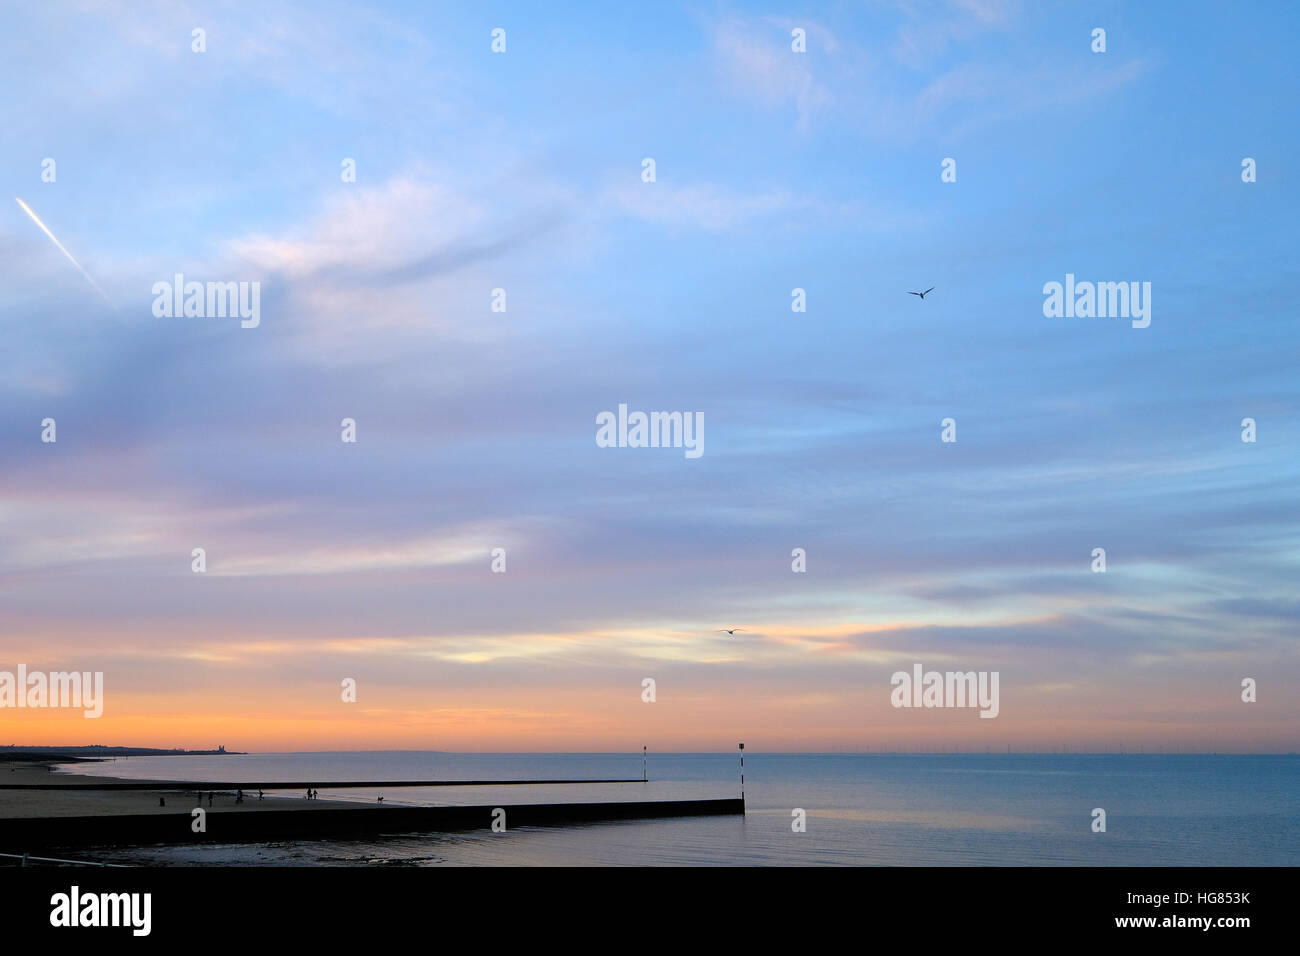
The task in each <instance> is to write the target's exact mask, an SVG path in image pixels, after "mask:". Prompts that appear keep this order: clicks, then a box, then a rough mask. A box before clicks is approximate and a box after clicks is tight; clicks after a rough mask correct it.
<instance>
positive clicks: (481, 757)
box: [70, 752, 1300, 866]
mask: <svg viewBox="0 0 1300 956" xmlns="http://www.w3.org/2000/svg"><path fill="white" fill-rule="evenodd" d="M70 769H71V768H70ZM75 769H76V771H77V772H93V773H97V774H105V775H109V776H131V777H140V778H150V777H152V778H160V777H166V778H168V779H173V780H175V779H190V780H199V779H213V778H221V779H225V780H231V781H242V780H257V779H267V778H278V779H297V780H302V779H317V780H321V781H322V786H321V796H322V797H325V798H329V799H354V800H361V801H365V802H374V800H375V798H376V797H377V796H380V795H382V796H384V798H385V799H384V802H385V803H386V804H387V803H390V802H391V803H406V804H421V805H440V804H441V805H445V804H489V805H493V806H502V805H505V806H508V805H509V804H511V803H534V802H537V803H541V802H578V801H588V800H602V801H603V800H671V799H686V798H705V797H725V796H734V795H736V793H737V790H738V773H737V771H738V767H737V761H736V757H735V755H734V754H663V755H658V756H652V757H651V761H650V776H651V780H650V782H649V783H641V782H639V781H638V782H636V783H621V784H597V785H563V786H545V787H542V786H534V787H529V786H517V787H516V786H512V787H467V788H455V789H442V788H438V789H418V788H417V789H411V790H395V789H390V790H388V791H385V790H383V789H382V788H376V789H373V790H366V791H348V790H337V791H331V790H329V787H328V784H327V783H325V782H324V781H328V780H346V779H353V780H356V779H390V780H395V779H485V778H486V779H527V778H530V777H531V778H543V777H545V778H556V777H561V778H574V777H586V778H591V777H608V776H619V777H637V778H639V777H640V775H641V755H640V754H635V755H622V754H520V755H511V754H439V753H426V752H419V753H411V752H391V753H337V754H250V755H248V756H229V757H133V758H131V759H130V760H125V761H123V760H119V761H117V762H115V763H104V764H98V765H93V766H90V767H87V766H86V765H78V766H77V767H76V768H75ZM1298 784H1300V759H1298V758H1296V757H1294V756H1225V755H1214V756H1209V755H1170V754H1165V755H1154V754H1148V755H1123V756H1119V755H1055V754H1042V755H976V754H955V755H953V754H944V755H890V754H865V755H780V754H750V753H748V752H747V753H746V759H745V786H746V798H747V807H748V811H749V812H748V813H747V815H746V816H745V817H744V818H743V819H742V818H739V817H699V818H691V819H674V820H648V821H632V822H618V823H603V824H594V825H590V826H578V827H562V828H532V829H517V830H509V831H507V832H506V833H504V834H493V833H491V832H489V831H487V830H484V831H475V832H471V833H455V834H418V835H410V836H404V837H393V838H385V839H382V840H373V841H364V842H338V841H321V842H306V843H292V844H289V843H287V844H271V845H261V844H259V845H249V846H243V845H241V846H209V847H182V848H137V849H130V850H119V851H105V852H102V853H100V854H98V855H97V858H99V859H109V860H119V861H122V862H137V863H155V864H167V863H184V864H203V865H214V864H216V865H219V864H231V863H239V864H242V865H249V864H275V865H289V866H293V865H309V866H316V865H325V866H341V865H344V866H352V865H371V866H374V865H415V866H433V865H512V866H545V865H565V866H581V865H654V864H686V865H709V864H729V865H747V864H760V865H772V864H779V865H826V864H831V865H835V864H847V865H873V864H882V865H894V866H898V865H942V866H961V865H1052V864H1075V865H1103V866H1111V865H1133V866H1145V865H1192V866H1197V865H1199V866H1206V865H1218V866H1227V865H1238V866H1263V865H1272V866H1280V865H1288V866H1294V865H1296V864H1298V863H1300V835H1297V828H1296V827H1295V826H1294V820H1295V818H1296V817H1297V815H1298V811H1300V786H1298ZM1093 807H1104V808H1105V809H1106V813H1107V832H1106V833H1104V834H1095V833H1092V832H1091V829H1090V824H1091V815H1090V814H1091V810H1092V808H1093ZM795 808H802V809H804V810H805V811H807V821H808V825H807V832H805V833H795V832H793V831H792V829H791V826H790V824H791V819H792V818H791V811H792V810H794V809H795Z"/></svg>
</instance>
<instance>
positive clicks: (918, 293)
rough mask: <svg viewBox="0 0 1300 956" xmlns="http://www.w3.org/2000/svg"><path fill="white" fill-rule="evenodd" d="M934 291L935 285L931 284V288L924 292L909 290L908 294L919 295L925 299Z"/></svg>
mask: <svg viewBox="0 0 1300 956" xmlns="http://www.w3.org/2000/svg"><path fill="white" fill-rule="evenodd" d="M933 291H934V286H930V288H928V289H926V290H925V291H924V292H909V293H907V294H908V295H919V296H920V297H921V298H922V299H924V298H925V297H926V296H927V295H929V294H930V293H931V292H933Z"/></svg>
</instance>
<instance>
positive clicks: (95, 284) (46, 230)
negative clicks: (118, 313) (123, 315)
mask: <svg viewBox="0 0 1300 956" xmlns="http://www.w3.org/2000/svg"><path fill="white" fill-rule="evenodd" d="M14 202H16V203H18V205H19V206H20V207H21V208H22V211H23V212H25V213H27V215H28V217H30V218H31V220H32V222H34V223H36V225H38V226H40V227H41V232H43V233H45V234H46V235H47V236H49V237H50V242H52V243H54V245H55V246H57V247H58V250H59V251H60V252H61V253H63V254H64V255H65V256H67V257H68V261H69V262H71V263H72V264H73V265H74V266H76V267H77V271H78V272H80V273H81V274H82V275H83V276H85V278H86V281H87V282H89V283H90V284H91V286H92V287H94V290H95V291H96V292H98V293H99V297H100V298H101V299H103V300H104V301H105V302H107V303H108V306H109V308H111V309H114V310H116V308H117V307H116V306H115V305H113V302H112V300H110V299H109V297H108V296H107V295H106V294H105V293H104V290H103V289H101V288H100V287H99V283H98V282H96V281H95V280H94V279H92V278H91V277H90V273H89V272H87V271H86V270H85V269H83V268H81V263H80V262H78V261H77V260H76V259H74V258H73V257H72V253H70V252H69V251H68V250H67V249H65V248H64V247H63V243H61V242H59V240H58V238H57V237H55V235H54V233H52V232H50V230H49V227H48V226H46V225H45V223H43V222H41V220H40V219H39V218H37V216H36V213H34V212H32V207H31V206H29V205H27V203H25V202H23V201H22V200H21V199H19V198H18V197H17V196H15V197H14Z"/></svg>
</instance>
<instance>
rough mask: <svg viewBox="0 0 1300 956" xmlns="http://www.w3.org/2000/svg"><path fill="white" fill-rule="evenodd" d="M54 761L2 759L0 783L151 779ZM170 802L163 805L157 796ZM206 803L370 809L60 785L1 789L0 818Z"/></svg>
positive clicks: (300, 799)
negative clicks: (77, 769) (59, 766)
mask: <svg viewBox="0 0 1300 956" xmlns="http://www.w3.org/2000/svg"><path fill="white" fill-rule="evenodd" d="M52 766H53V765H52V764H44V763H39V764H29V763H20V764H18V765H16V766H15V765H13V764H8V765H6V764H0V784H3V783H24V784H33V783H35V784H44V783H48V784H49V785H50V786H52V787H56V786H59V785H60V784H69V783H116V782H121V783H148V781H131V780H127V779H126V778H123V777H101V776H90V775H88V774H80V773H59V772H54V771H52V770H51V769H49V768H50V767H52ZM159 797H162V798H164V799H165V800H166V801H167V805H166V806H165V807H160V806H159V805H158V798H159ZM196 806H202V807H203V808H204V809H205V810H207V811H208V812H209V813H240V812H242V811H247V810H325V809H328V808H349V807H350V808H365V807H366V806H368V804H364V803H360V802H355V801H347V800H308V799H306V798H305V797H304V796H303V794H301V793H299V794H296V795H289V794H286V793H283V792H277V793H276V794H274V795H272V794H270V793H268V794H267V795H266V799H264V800H258V799H257V791H256V790H254V791H253V792H252V794H251V796H250V794H249V792H248V791H244V802H243V803H235V794H234V792H233V791H230V792H225V793H222V792H220V791H217V792H216V795H215V797H214V798H213V801H212V806H210V807H209V806H208V798H207V794H206V793H205V794H204V796H203V803H202V804H199V803H198V802H197V801H196V798H195V795H194V792H193V791H190V792H188V793H187V792H183V791H150V790H99V791H96V790H80V791H75V792H63V793H60V792H58V791H55V790H0V819H16V818H30V817H56V816H59V817H68V816H125V815H129V814H159V813H175V812H176V811H177V810H189V809H191V808H193V807H196Z"/></svg>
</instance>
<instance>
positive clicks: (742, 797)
mask: <svg viewBox="0 0 1300 956" xmlns="http://www.w3.org/2000/svg"><path fill="white" fill-rule="evenodd" d="M740 802H741V803H744V802H745V745H744V744H741V745H740Z"/></svg>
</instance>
